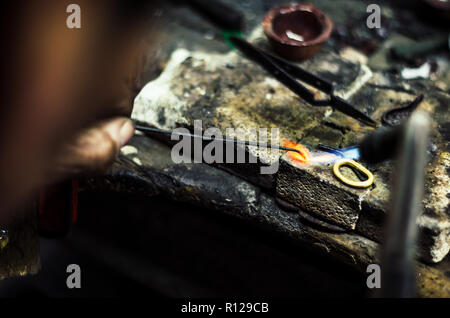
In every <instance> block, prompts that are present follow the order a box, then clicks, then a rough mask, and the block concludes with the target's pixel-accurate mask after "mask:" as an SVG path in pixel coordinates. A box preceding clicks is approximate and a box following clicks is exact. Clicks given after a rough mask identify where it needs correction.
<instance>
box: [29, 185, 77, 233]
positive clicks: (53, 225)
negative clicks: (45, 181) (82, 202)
mask: <svg viewBox="0 0 450 318" xmlns="http://www.w3.org/2000/svg"><path fill="white" fill-rule="evenodd" d="M38 209H39V214H38V218H39V221H38V230H39V234H40V235H41V236H43V237H47V238H63V237H66V236H67V235H68V234H69V233H70V229H71V227H72V224H73V223H75V222H76V221H77V213H78V181H77V180H70V181H65V182H61V183H58V184H55V185H51V186H48V187H46V188H45V189H44V190H42V191H41V193H40V196H39V206H38Z"/></svg>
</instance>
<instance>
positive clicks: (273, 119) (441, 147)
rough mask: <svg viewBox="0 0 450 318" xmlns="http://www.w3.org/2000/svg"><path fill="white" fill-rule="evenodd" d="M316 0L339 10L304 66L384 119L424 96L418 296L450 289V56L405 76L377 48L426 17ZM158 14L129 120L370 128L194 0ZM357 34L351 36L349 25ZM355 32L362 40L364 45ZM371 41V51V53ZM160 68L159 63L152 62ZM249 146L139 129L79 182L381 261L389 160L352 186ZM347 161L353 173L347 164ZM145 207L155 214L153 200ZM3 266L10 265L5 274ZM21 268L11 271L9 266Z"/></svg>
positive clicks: (308, 133)
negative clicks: (216, 24)
mask: <svg viewBox="0 0 450 318" xmlns="http://www.w3.org/2000/svg"><path fill="white" fill-rule="evenodd" d="M311 2H312V3H313V4H314V5H316V6H317V7H319V8H320V9H322V10H323V11H324V12H326V13H327V14H328V15H329V16H330V18H331V19H332V20H333V23H334V26H335V31H334V33H333V34H332V36H331V38H330V39H329V41H328V43H327V44H326V45H325V46H324V47H323V49H322V50H321V51H320V52H319V53H318V54H317V55H315V56H314V57H312V58H311V59H308V60H306V61H304V62H301V63H300V64H299V65H300V66H301V67H303V68H305V69H307V70H308V71H310V72H312V73H314V74H316V75H319V76H320V77H322V78H324V79H327V80H329V81H331V82H332V83H333V84H334V85H335V87H336V91H335V93H336V95H338V96H340V97H342V98H344V99H346V100H348V101H350V102H351V103H352V104H353V105H356V106H357V107H358V109H359V110H361V111H363V112H365V113H366V114H368V115H369V116H370V117H371V118H372V119H374V120H375V121H376V122H377V123H379V125H381V119H382V116H383V114H384V113H385V112H386V111H388V110H389V109H391V108H393V107H398V106H402V105H405V104H408V103H410V102H411V101H413V100H414V99H415V98H416V96H418V95H419V94H421V93H423V94H424V99H423V101H422V102H421V103H420V104H419V106H418V109H421V110H424V111H426V112H428V113H429V114H430V116H431V118H432V120H433V125H432V133H431V139H432V140H431V147H430V150H429V155H430V162H429V164H428V166H427V169H426V184H425V189H426V191H425V197H424V201H423V204H424V211H423V214H422V215H421V216H420V217H419V219H418V227H419V233H420V235H419V249H418V261H417V268H418V286H419V295H420V296H424V297H436V296H437V297H450V275H449V271H450V259H449V256H448V255H447V254H448V252H449V249H450V212H449V197H450V180H449V171H450V147H449V137H450V131H449V123H450V112H449V111H448V105H450V95H449V93H448V92H449V85H450V80H449V78H448V74H449V73H450V72H449V61H448V58H447V59H445V54H444V55H439V54H437V55H435V56H432V59H434V60H435V61H438V66H439V69H438V70H437V71H436V72H435V73H434V74H433V75H432V76H431V77H429V78H425V79H423V78H419V79H414V80H406V79H404V78H402V77H401V75H400V74H398V73H397V74H396V73H395V72H392V69H395V68H398V67H399V66H398V64H394V63H393V62H390V61H389V59H386V57H385V56H383V55H382V54H381V53H380V52H383V50H385V48H384V46H383V45H384V44H385V43H387V42H389V41H392V39H395V38H397V37H399V35H398V33H403V34H406V35H409V36H410V37H412V38H416V39H420V38H423V37H426V36H427V35H428V34H429V33H430V32H433V29H432V28H428V27H426V26H423V25H422V24H420V23H416V24H415V25H414V26H412V27H410V28H409V26H406V25H405V23H407V22H406V21H403V20H398V19H397V17H396V15H397V10H398V9H397V8H395V7H390V6H388V4H383V3H381V4H380V5H381V7H382V8H383V11H382V13H383V15H382V25H384V23H385V25H386V27H384V28H382V30H379V31H373V32H372V31H370V32H369V31H367V28H366V26H365V20H364V17H365V16H366V15H367V14H366V6H367V4H368V3H369V2H365V1H351V0H345V1H339V5H336V1H326V0H320V1H319V0H317V1H311ZM230 3H233V2H232V1H230ZM240 4H241V5H242V8H243V9H242V10H243V11H244V12H243V13H244V14H245V15H246V17H247V18H248V27H247V29H248V32H247V33H248V34H247V36H246V38H247V39H248V40H249V41H250V42H252V43H253V44H255V45H257V46H259V47H261V48H264V49H266V50H270V48H269V46H268V44H267V39H266V38H265V37H264V34H263V32H262V27H261V26H260V21H261V20H262V17H263V16H264V13H265V12H266V11H267V10H268V9H270V7H271V6H272V5H273V4H272V3H271V4H270V5H262V4H260V3H258V4H255V3H253V1H244V2H242V1H241V2H240ZM162 18H163V20H164V21H165V23H163V25H164V28H163V29H162V30H161V34H160V39H159V41H160V43H158V44H157V45H158V46H159V48H160V52H159V54H158V61H159V62H158V63H155V64H153V65H152V66H151V67H149V68H148V70H146V72H145V73H146V74H147V77H148V79H149V82H148V84H146V86H144V87H143V89H142V90H141V92H140V93H139V94H138V96H137V97H136V99H135V106H134V111H133V115H132V117H133V119H135V120H137V121H139V122H142V123H145V124H147V125H149V126H153V127H157V128H163V129H173V128H176V127H179V126H183V127H187V128H190V129H192V127H193V125H194V120H202V125H203V129H206V128H209V127H217V128H219V129H220V130H221V131H222V132H223V133H224V135H225V129H226V128H244V129H251V128H259V127H266V128H279V129H280V137H281V138H288V139H291V140H295V141H296V142H299V143H302V144H304V145H307V146H308V147H310V148H315V147H317V146H318V145H319V144H326V145H329V146H333V147H336V148H343V147H348V146H352V145H355V144H356V143H357V142H358V141H360V140H361V139H362V138H363V137H364V136H366V135H367V134H368V133H370V132H371V131H372V130H373V128H371V127H367V126H364V125H361V124H359V123H358V122H357V121H356V120H354V119H352V118H350V117H348V116H346V115H344V114H342V113H339V112H337V111H334V110H333V109H332V108H331V107H311V106H309V105H308V103H306V102H305V101H303V100H301V99H299V98H298V97H297V96H296V95H295V94H293V93H292V92H291V91H289V90H288V89H287V88H286V87H284V86H283V85H282V84H281V83H279V82H278V81H276V80H275V79H274V78H273V77H271V76H269V75H268V74H267V72H266V71H264V70H263V69H262V68H261V67H260V66H258V65H257V64H255V63H253V62H252V61H249V60H247V59H245V57H243V56H242V55H241V54H239V53H238V52H237V51H231V50H230V49H229V48H228V47H227V45H226V44H225V43H224V42H223V41H222V39H221V34H220V30H217V29H214V28H212V27H211V26H210V25H209V24H207V23H206V22H204V21H202V19H201V18H198V17H196V16H195V15H192V14H189V12H188V9H186V8H182V7H180V8H175V9H174V8H170V9H169V8H164V9H163V14H162ZM403 19H406V20H407V18H405V17H403ZM356 21H358V22H356ZM357 23H359V24H360V25H358V24H357ZM350 31H351V32H352V35H351V36H350V35H349V34H347V33H348V32H350ZM355 34H356V35H355ZM357 40H359V41H360V42H361V41H362V42H364V45H363V46H361V47H356V46H355V43H357V42H358V41H357ZM350 44H351V45H353V46H351V45H350ZM369 44H370V45H372V46H373V47H374V49H372V50H371V52H363V51H365V49H367V47H368V46H369ZM152 45H153V46H155V45H156V44H155V43H152ZM447 54H448V53H447ZM375 59H376V60H375ZM389 63H392V65H390V64H389ZM158 65H160V66H161V69H158V67H155V66H158ZM380 65H381V66H380ZM389 66H391V67H389ZM386 69H389V70H391V71H387V70H386ZM317 94H319V95H320V93H319V92H317ZM247 151H248V152H250V153H251V154H252V155H254V156H256V157H258V158H259V159H260V162H259V163H258V164H250V163H247V164H217V165H208V164H205V163H198V164H193V163H191V164H189V163H181V164H175V163H173V162H172V159H171V154H170V147H169V146H168V145H167V144H166V143H163V142H161V141H157V140H155V139H151V138H149V137H147V136H144V135H142V134H140V133H139V134H136V135H135V137H134V138H133V139H132V140H131V141H130V143H129V144H128V145H127V146H125V147H124V148H123V149H122V151H121V154H120V155H119V157H118V159H117V160H116V162H115V164H114V166H113V169H112V170H111V172H110V173H109V174H108V175H107V176H106V177H97V178H92V179H87V180H82V181H81V190H82V191H83V192H85V193H95V192H97V191H102V192H103V191H108V192H120V193H123V194H130V195H131V194H132V195H142V196H147V197H152V196H157V195H161V194H162V195H164V196H165V197H167V198H168V199H169V200H174V201H178V202H184V203H189V204H194V205H198V206H200V207H203V208H207V209H210V210H214V211H218V212H220V213H224V214H227V215H231V216H234V217H236V218H239V219H244V220H247V221H248V222H250V223H253V224H255V225H257V226H261V227H263V228H264V229H265V230H267V231H274V232H278V233H280V234H281V235H282V236H285V237H286V238H287V239H288V240H291V241H293V242H295V243H296V244H297V243H298V244H299V246H302V247H307V248H308V249H312V250H314V251H317V252H318V253H319V254H320V253H323V254H328V255H331V256H332V257H333V258H335V259H337V260H339V261H342V262H343V263H345V264H348V265H350V266H351V267H354V268H356V269H357V270H358V271H360V272H362V273H365V271H366V268H367V265H368V264H374V263H379V254H378V253H379V248H380V246H381V245H380V244H381V242H382V241H383V228H384V222H385V219H386V215H387V213H389V211H388V210H389V209H388V206H389V200H390V195H391V175H392V172H393V163H392V162H391V161H388V162H385V163H383V164H378V165H368V164H366V165H365V166H366V167H367V168H368V170H370V172H371V173H373V175H374V183H373V185H372V186H370V187H369V188H364V189H356V188H351V187H348V186H346V185H344V184H342V183H341V182H340V181H339V180H337V179H336V178H335V177H334V176H333V174H332V172H331V170H332V166H330V165H321V166H298V165H296V164H293V163H292V162H291V161H290V160H289V159H288V158H287V156H286V155H285V154H284V153H281V152H280V153H278V152H274V153H273V154H272V155H271V156H267V157H265V156H263V155H262V154H261V153H260V152H258V151H257V149H255V148H251V147H248V148H247ZM276 160H279V161H280V166H279V170H278V171H277V173H275V174H267V175H262V174H260V173H259V172H260V167H261V165H262V166H264V165H268V164H271V163H273V162H274V161H276ZM342 171H343V173H344V174H346V175H349V174H350V173H351V172H350V170H346V168H343V169H342ZM277 202H279V203H281V204H279V203H277ZM287 207H288V208H287ZM142 209H143V213H145V212H146V211H145V210H147V209H148V208H147V207H142ZM297 210H300V211H301V213H297V212H296V211H297ZM293 211H294V212H293ZM302 214H306V215H309V216H311V217H315V218H317V219H319V220H322V221H326V222H329V223H331V224H334V225H337V226H339V227H340V228H341V229H343V233H333V232H330V231H326V230H324V229H321V228H316V227H314V226H312V225H311V224H310V222H308V220H307V219H306V218H305V217H302ZM309 216H308V217H309ZM205 217H207V216H205ZM12 245H14V242H12ZM0 253H2V252H0ZM0 255H2V254H0ZM21 268H22V270H23V271H24V272H26V271H28V268H27V267H23V266H22V267H21ZM2 273H3V272H2V271H1V268H0V276H1V275H2ZM16 273H17V272H16ZM11 274H15V273H14V271H12V272H11V271H10V272H6V274H4V275H5V276H8V275H11Z"/></svg>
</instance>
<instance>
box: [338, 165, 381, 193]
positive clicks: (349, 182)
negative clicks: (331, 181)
mask: <svg viewBox="0 0 450 318" xmlns="http://www.w3.org/2000/svg"><path fill="white" fill-rule="evenodd" d="M342 166H351V167H353V168H355V169H357V170H359V171H361V172H362V173H364V174H365V175H366V176H367V180H365V181H353V180H350V179H348V178H346V177H344V176H343V175H342V173H341V171H340V170H339V169H340V168H341V167H342ZM333 173H334V175H335V176H336V177H337V178H338V179H339V180H341V181H342V182H343V183H345V184H347V185H349V186H351V187H355V188H367V187H370V186H371V185H372V183H373V180H374V178H373V174H372V173H371V172H370V171H369V170H367V169H366V168H365V167H364V166H363V165H362V164H359V163H357V162H356V161H354V160H349V159H343V160H340V161H338V162H336V163H335V164H334V166H333Z"/></svg>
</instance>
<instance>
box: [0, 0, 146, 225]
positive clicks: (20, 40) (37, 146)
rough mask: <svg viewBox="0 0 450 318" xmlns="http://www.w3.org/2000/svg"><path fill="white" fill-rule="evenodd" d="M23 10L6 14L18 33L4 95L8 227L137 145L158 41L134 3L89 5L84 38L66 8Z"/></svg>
mask: <svg viewBox="0 0 450 318" xmlns="http://www.w3.org/2000/svg"><path fill="white" fill-rule="evenodd" d="M19 3H22V2H21V1H17V2H8V6H11V7H12V8H9V9H8V10H4V11H1V13H0V14H1V16H2V18H5V19H2V20H3V21H6V23H7V25H8V29H9V30H11V32H10V33H11V34H10V38H8V39H5V40H4V41H5V42H6V43H7V44H8V45H7V47H8V49H7V50H4V51H3V52H4V53H5V54H6V57H5V58H4V59H2V60H3V61H7V63H6V65H5V67H4V68H2V70H3V71H2V73H3V76H5V78H6V79H7V80H5V81H4V82H5V83H6V84H5V85H2V86H0V89H1V90H2V92H1V93H2V94H0V96H2V102H3V106H4V107H2V108H3V111H4V112H3V113H2V116H0V145H1V146H2V156H1V158H0V224H1V223H2V222H5V220H6V219H7V214H5V211H12V209H13V208H15V207H17V206H18V205H20V203H23V202H24V200H26V199H27V198H30V197H31V196H32V194H33V193H36V192H37V191H38V190H39V189H40V188H41V187H43V186H45V185H47V184H50V183H53V182H56V181H59V180H62V179H66V178H71V177H73V176H76V175H80V174H82V175H87V174H93V173H99V172H104V171H105V170H106V169H107V168H108V167H109V165H110V164H111V163H112V162H113V160H114V157H115V156H116V155H117V154H118V152H119V149H120V147H122V146H123V145H124V144H125V143H126V142H127V141H128V140H129V139H130V138H131V137H132V135H133V130H134V129H133V125H132V123H131V121H130V120H129V119H128V118H127V117H128V116H130V114H131V111H132V105H133V99H134V95H135V94H136V87H133V85H134V84H135V79H136V77H137V76H138V75H139V72H140V70H142V62H143V61H144V59H143V56H142V53H143V48H144V46H143V44H144V43H143V41H142V38H143V31H147V32H148V28H147V29H143V28H142V25H141V24H140V23H137V21H138V19H137V16H138V14H136V12H135V11H130V10H131V9H130V7H129V6H132V4H130V3H131V2H127V1H125V0H123V1H120V0H115V1H110V0H98V1H90V0H79V1H78V2H77V4H79V5H80V7H81V9H82V28H81V29H78V30H73V29H68V28H67V27H66V25H65V21H66V18H67V13H66V8H65V2H64V1H46V2H42V1H27V3H26V6H20V5H18V4H19ZM22 4H23V3H22ZM24 7H26V10H25V9H24ZM124 8H126V10H123V9H124ZM133 10H134V8H133ZM141 11H142V10H141ZM124 12H126V13H124ZM24 21H25V22H24ZM10 214H11V213H10Z"/></svg>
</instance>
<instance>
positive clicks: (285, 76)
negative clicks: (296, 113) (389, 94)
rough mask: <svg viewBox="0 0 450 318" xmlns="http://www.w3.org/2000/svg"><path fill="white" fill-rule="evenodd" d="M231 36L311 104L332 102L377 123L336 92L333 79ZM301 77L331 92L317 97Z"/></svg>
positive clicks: (359, 116) (259, 62) (270, 71)
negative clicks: (320, 75)
mask: <svg viewBox="0 0 450 318" xmlns="http://www.w3.org/2000/svg"><path fill="white" fill-rule="evenodd" d="M229 39H230V41H231V42H232V43H233V45H234V46H235V47H236V48H237V49H238V50H239V51H240V52H242V53H243V54H244V55H245V56H246V57H247V58H249V59H251V60H253V61H255V62H256V63H258V64H259V65H260V66H262V67H263V68H264V69H265V70H266V71H267V72H269V73H270V74H271V75H272V76H274V77H275V78H276V79H277V80H279V81H280V82H281V83H283V84H284V85H285V86H287V87H288V88H289V89H290V90H291V91H293V92H294V93H295V94H297V95H298V96H300V97H301V98H303V99H304V100H306V101H307V102H308V103H309V104H311V105H312V106H331V107H333V108H334V109H336V110H338V111H340V112H342V113H344V114H346V115H348V116H350V117H352V118H354V119H356V120H358V121H360V122H361V123H363V124H366V125H368V126H372V127H375V126H376V122H375V121H374V120H373V119H372V118H370V117H369V116H367V115H366V114H364V113H363V112H361V111H360V110H358V109H356V108H355V107H354V106H353V105H351V104H350V103H348V102H347V101H346V100H344V99H342V98H340V97H339V96H336V95H334V87H333V84H331V83H330V82H328V81H326V80H324V79H322V78H320V77H318V76H317V75H314V74H312V73H310V72H308V71H306V70H304V69H302V68H300V67H299V66H297V65H294V64H291V63H289V62H287V61H285V60H283V59H282V58H279V57H277V56H275V55H273V54H270V53H267V52H265V51H263V50H261V49H259V48H257V47H255V46H254V45H252V44H250V43H248V42H247V41H246V40H244V39H242V38H239V37H235V36H231V37H230V38H229ZM298 80H301V81H303V82H305V83H307V84H309V85H311V86H313V87H315V88H317V89H318V90H320V91H322V92H324V93H326V94H328V95H329V96H330V98H328V99H316V98H315V97H314V93H313V92H311V91H310V90H309V89H307V88H306V87H305V86H304V85H303V84H301V83H300V82H299V81H298Z"/></svg>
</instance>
